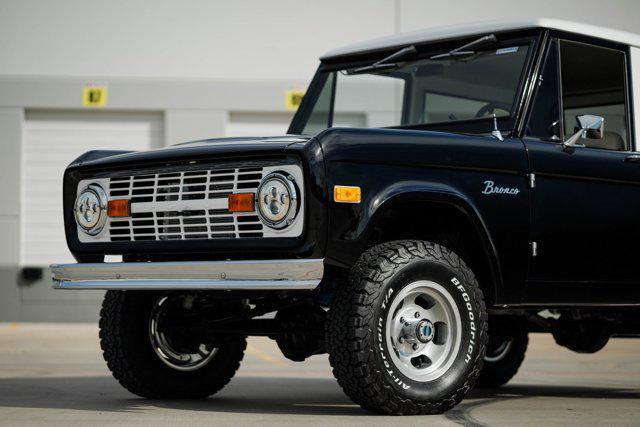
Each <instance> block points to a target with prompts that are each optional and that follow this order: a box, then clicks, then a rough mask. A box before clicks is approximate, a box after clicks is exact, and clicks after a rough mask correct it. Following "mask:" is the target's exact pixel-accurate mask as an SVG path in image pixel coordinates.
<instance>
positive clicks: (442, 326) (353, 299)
mask: <svg viewBox="0 0 640 427" xmlns="http://www.w3.org/2000/svg"><path fill="white" fill-rule="evenodd" d="M486 316H487V315H486V311H485V307H484V302H483V298H482V292H481V291H480V289H479V287H478V284H477V282H476V279H475V277H474V275H473V273H472V272H471V270H470V269H469V268H468V267H467V266H466V265H465V264H464V262H463V261H462V260H461V259H460V258H459V257H458V256H457V255H456V254H455V253H453V252H451V251H450V250H448V249H446V248H445V247H443V246H439V245H436V244H433V243H429V242H421V241H398V242H390V243H385V244H381V245H379V246H376V247H374V248H372V249H370V250H368V251H367V252H365V253H364V254H363V255H362V256H361V258H360V260H359V261H358V262H357V263H356V265H355V266H354V267H353V270H352V273H351V277H350V280H349V283H348V284H345V286H342V287H341V288H340V289H338V290H337V291H336V293H335V295H334V297H333V299H332V302H331V308H330V311H329V315H328V322H327V346H328V351H329V361H330V362H331V366H332V367H333V372H334V375H335V376H336V378H337V379H338V383H339V384H340V386H341V387H342V388H343V390H344V391H345V393H346V394H347V395H348V396H349V397H350V398H351V399H352V400H353V401H354V402H356V403H358V404H359V405H361V406H362V407H363V408H365V409H368V410H370V411H374V412H379V413H384V414H436V413H441V412H444V411H446V410H448V409H450V408H452V407H453V406H455V405H456V404H457V403H458V402H460V401H461V400H462V398H463V397H464V396H465V394H466V393H467V392H468V391H469V389H470V388H471V387H473V385H474V383H475V380H476V378H477V376H478V374H479V372H480V369H481V367H482V358H483V355H484V344H485V341H486V318H487V317H486Z"/></svg>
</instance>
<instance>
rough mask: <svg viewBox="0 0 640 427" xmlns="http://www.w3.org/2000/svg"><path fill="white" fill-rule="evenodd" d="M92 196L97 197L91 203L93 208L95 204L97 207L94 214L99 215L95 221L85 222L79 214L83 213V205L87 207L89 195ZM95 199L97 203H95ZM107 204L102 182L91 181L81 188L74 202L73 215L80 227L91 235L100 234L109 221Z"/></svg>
mask: <svg viewBox="0 0 640 427" xmlns="http://www.w3.org/2000/svg"><path fill="white" fill-rule="evenodd" d="M90 196H93V197H94V198H95V200H92V201H91V202H90V203H92V206H91V207H92V208H93V207H94V206H93V205H95V208H97V210H95V209H93V212H94V215H97V219H96V220H95V222H93V221H92V222H91V223H90V224H86V223H83V221H82V218H81V217H79V215H82V214H83V211H82V209H81V205H84V206H85V207H87V204H86V200H88V199H87V197H90ZM94 201H95V203H93V202H94ZM107 206H108V199H107V193H106V192H105V191H104V189H103V188H102V186H101V185H100V184H97V183H91V184H89V185H87V186H85V187H84V188H83V189H82V190H80V191H79V192H78V195H77V196H76V199H75V201H74V204H73V217H74V219H75V221H76V224H77V225H78V227H79V229H80V230H82V232H84V233H85V234H88V235H89V236H96V235H98V234H100V232H101V231H102V230H103V229H104V226H105V225H106V223H107ZM87 221H88V220H87Z"/></svg>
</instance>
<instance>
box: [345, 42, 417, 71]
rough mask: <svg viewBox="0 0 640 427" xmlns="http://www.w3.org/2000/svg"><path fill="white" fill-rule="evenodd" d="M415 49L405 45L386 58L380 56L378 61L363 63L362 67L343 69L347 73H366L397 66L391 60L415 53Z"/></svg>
mask: <svg viewBox="0 0 640 427" xmlns="http://www.w3.org/2000/svg"><path fill="white" fill-rule="evenodd" d="M416 52H417V49H416V47H415V46H413V45H411V46H407V47H405V48H402V49H400V50H399V51H397V52H395V53H392V54H391V55H389V56H387V57H386V58H382V59H381V60H380V61H377V62H374V63H373V64H371V65H365V66H364V67H358V68H351V69H348V70H345V72H346V73H347V74H360V73H366V72H369V71H376V70H385V69H389V68H396V67H398V63H397V62H391V61H393V60H395V59H399V58H402V57H403V56H405V55H408V54H410V53H416Z"/></svg>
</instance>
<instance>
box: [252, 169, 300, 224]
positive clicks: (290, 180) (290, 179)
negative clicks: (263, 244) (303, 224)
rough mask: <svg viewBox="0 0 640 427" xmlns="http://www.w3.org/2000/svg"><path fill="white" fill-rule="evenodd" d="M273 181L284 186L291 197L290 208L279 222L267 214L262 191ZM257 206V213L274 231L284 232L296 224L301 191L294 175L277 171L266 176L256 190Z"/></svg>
mask: <svg viewBox="0 0 640 427" xmlns="http://www.w3.org/2000/svg"><path fill="white" fill-rule="evenodd" d="M271 181H276V182H279V183H281V184H283V187H284V188H285V189H286V190H287V192H288V197H289V208H288V210H287V211H286V213H285V214H284V215H283V216H282V218H280V219H278V220H273V219H271V218H269V215H268V213H267V212H265V211H266V209H267V207H266V206H265V203H264V202H265V201H264V197H263V195H262V191H263V190H264V189H265V188H266V186H267V185H268V184H269V182H271ZM256 205H257V206H256V211H257V213H258V216H259V217H260V220H261V221H262V223H263V224H264V225H266V226H267V227H269V228H272V229H274V230H282V229H284V228H287V227H289V226H290V225H291V224H293V223H294V221H295V219H296V217H297V215H298V208H299V205H300V200H299V190H298V186H297V184H296V180H295V177H294V176H293V175H292V174H290V173H287V172H284V171H275V172H271V173H269V174H268V175H265V176H264V177H263V178H262V181H261V182H260V185H259V186H258V189H257V190H256Z"/></svg>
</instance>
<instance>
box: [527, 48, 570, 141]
mask: <svg viewBox="0 0 640 427" xmlns="http://www.w3.org/2000/svg"><path fill="white" fill-rule="evenodd" d="M559 95H560V88H559V85H558V43H557V41H556V40H553V41H552V42H551V44H550V46H549V49H548V51H547V56H546V58H545V62H544V67H543V68H542V74H541V77H540V80H539V81H538V89H537V92H536V94H535V98H534V101H533V108H532V110H531V116H530V118H529V125H528V126H527V130H526V134H527V136H532V137H535V138H540V139H543V140H546V141H560V139H561V138H562V122H561V120H560V105H559V104H560V97H559Z"/></svg>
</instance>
